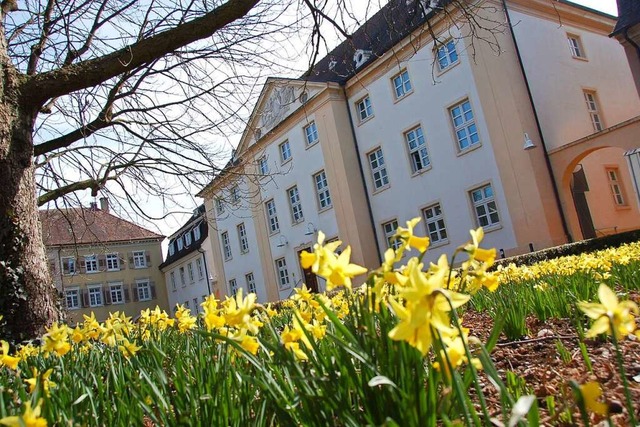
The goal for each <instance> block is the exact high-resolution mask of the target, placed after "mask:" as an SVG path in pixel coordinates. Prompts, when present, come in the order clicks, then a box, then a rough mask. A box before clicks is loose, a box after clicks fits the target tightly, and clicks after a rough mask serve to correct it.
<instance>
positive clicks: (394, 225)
mask: <svg viewBox="0 0 640 427" xmlns="http://www.w3.org/2000/svg"><path fill="white" fill-rule="evenodd" d="M397 229H398V221H397V220H395V219H394V220H392V221H389V222H385V223H384V224H382V230H383V231H384V238H385V240H386V241H387V247H388V248H393V249H398V248H399V247H400V245H401V244H402V242H401V241H400V239H398V238H397V237H395V235H396V230H397Z"/></svg>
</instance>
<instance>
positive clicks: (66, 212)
mask: <svg viewBox="0 0 640 427" xmlns="http://www.w3.org/2000/svg"><path fill="white" fill-rule="evenodd" d="M39 214H40V222H41V224H42V236H43V240H44V244H45V245H46V246H56V245H78V244H91V243H94V244H95V243H109V242H123V241H131V240H144V239H162V238H163V237H164V236H162V235H160V234H157V233H154V232H153V231H150V230H147V229H146V228H142V227H140V226H139V225H136V224H134V223H132V222H129V221H126V220H124V219H122V218H118V217H117V216H114V215H111V214H110V213H108V212H106V211H103V210H100V209H90V208H75V209H49V210H40V211H39Z"/></svg>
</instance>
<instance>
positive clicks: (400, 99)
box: [393, 89, 413, 104]
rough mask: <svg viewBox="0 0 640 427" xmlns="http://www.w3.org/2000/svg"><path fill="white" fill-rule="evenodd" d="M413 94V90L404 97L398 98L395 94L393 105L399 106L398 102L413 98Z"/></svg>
mask: <svg viewBox="0 0 640 427" xmlns="http://www.w3.org/2000/svg"><path fill="white" fill-rule="evenodd" d="M412 93H413V89H411V90H410V91H409V92H407V93H405V94H403V95H402V96H396V94H395V93H394V94H393V95H394V98H393V103H394V104H397V103H398V102H400V101H402V100H403V99H406V98H407V97H409V96H411V94H412Z"/></svg>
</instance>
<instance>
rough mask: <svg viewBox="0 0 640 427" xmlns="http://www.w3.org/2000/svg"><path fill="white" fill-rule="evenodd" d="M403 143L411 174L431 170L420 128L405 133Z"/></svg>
mask: <svg viewBox="0 0 640 427" xmlns="http://www.w3.org/2000/svg"><path fill="white" fill-rule="evenodd" d="M404 141H405V143H406V144H407V150H408V151H409V159H410V162H411V172H413V173H414V174H416V173H420V172H424V171H426V170H429V169H431V158H430V156H429V150H428V148H427V142H426V141H425V138H424V132H423V131H422V126H416V127H414V128H413V129H410V130H408V131H407V132H405V133H404Z"/></svg>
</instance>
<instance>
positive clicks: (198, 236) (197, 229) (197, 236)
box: [193, 225, 200, 241]
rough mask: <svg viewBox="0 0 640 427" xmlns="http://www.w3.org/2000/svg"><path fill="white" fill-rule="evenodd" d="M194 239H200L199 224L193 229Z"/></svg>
mask: <svg viewBox="0 0 640 427" xmlns="http://www.w3.org/2000/svg"><path fill="white" fill-rule="evenodd" d="M193 239H194V240H196V241H198V240H200V226H199V225H197V226H196V228H194V229H193Z"/></svg>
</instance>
